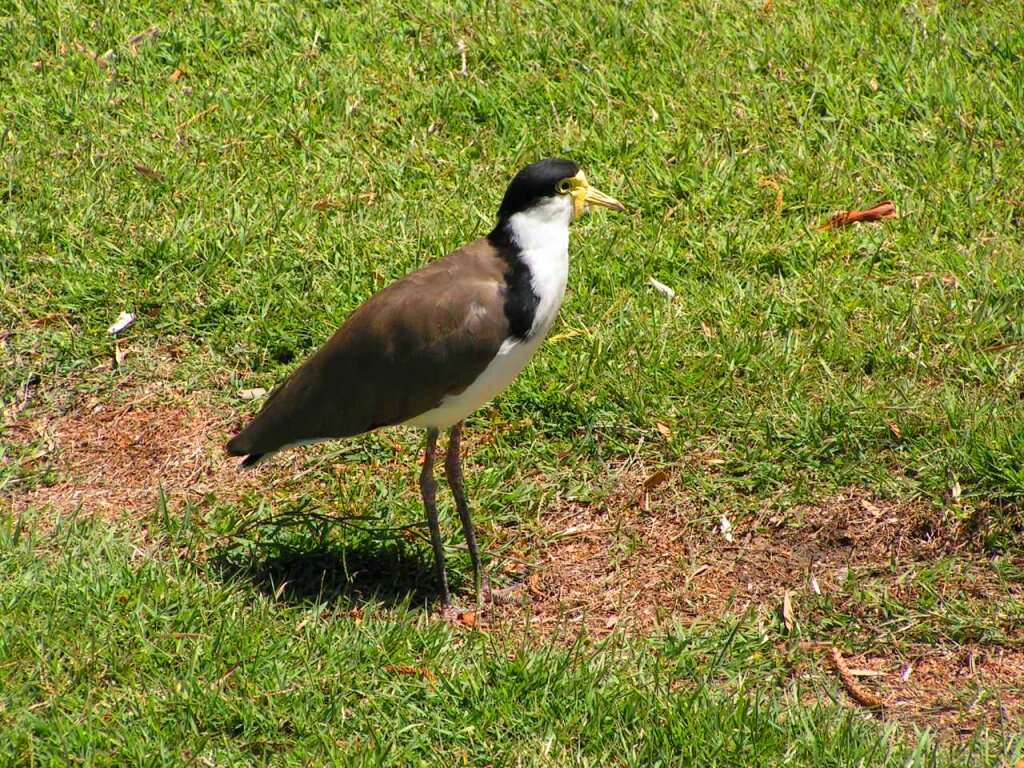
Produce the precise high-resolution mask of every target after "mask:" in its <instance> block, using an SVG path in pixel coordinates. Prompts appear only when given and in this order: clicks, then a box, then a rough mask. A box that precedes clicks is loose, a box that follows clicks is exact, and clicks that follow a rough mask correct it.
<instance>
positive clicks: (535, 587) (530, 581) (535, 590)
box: [526, 573, 544, 597]
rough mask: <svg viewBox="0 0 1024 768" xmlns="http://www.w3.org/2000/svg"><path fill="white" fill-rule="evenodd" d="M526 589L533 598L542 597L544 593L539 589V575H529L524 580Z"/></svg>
mask: <svg viewBox="0 0 1024 768" xmlns="http://www.w3.org/2000/svg"><path fill="white" fill-rule="evenodd" d="M526 588H527V589H528V590H529V591H530V595H531V596H533V597H544V591H543V590H542V589H541V588H540V574H539V573H531V574H530V575H529V577H528V578H527V579H526Z"/></svg>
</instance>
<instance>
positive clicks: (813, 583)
mask: <svg viewBox="0 0 1024 768" xmlns="http://www.w3.org/2000/svg"><path fill="white" fill-rule="evenodd" d="M811 592H813V593H814V594H816V595H820V594H821V586H820V585H819V584H818V578H817V577H816V576H814V575H813V574H812V575H811Z"/></svg>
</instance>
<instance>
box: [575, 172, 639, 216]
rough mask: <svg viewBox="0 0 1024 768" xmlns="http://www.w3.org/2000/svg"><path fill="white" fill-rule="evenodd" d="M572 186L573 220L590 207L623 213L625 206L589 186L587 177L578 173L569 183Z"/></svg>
mask: <svg viewBox="0 0 1024 768" xmlns="http://www.w3.org/2000/svg"><path fill="white" fill-rule="evenodd" d="M570 183H571V184H572V193H571V194H572V208H573V218H574V219H578V218H579V217H580V216H582V215H583V214H584V213H585V212H586V210H587V208H588V207H589V206H591V205H597V206H600V207H601V208H609V209H611V210H613V211H624V210H626V206H624V205H623V204H622V203H620V202H619V201H618V200H616V199H615V198H614V197H612V196H611V195H606V194H605V193H604V192H602V191H600V190H599V189H595V188H594V187H592V186H590V182H588V181H587V177H586V176H585V175H584V174H583V171H580V172H579V173H577V174H576V176H575V177H574V178H573V179H572V180H571V182H570Z"/></svg>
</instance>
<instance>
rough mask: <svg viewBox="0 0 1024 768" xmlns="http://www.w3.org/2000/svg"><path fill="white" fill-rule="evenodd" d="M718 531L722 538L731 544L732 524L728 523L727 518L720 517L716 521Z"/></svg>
mask: <svg viewBox="0 0 1024 768" xmlns="http://www.w3.org/2000/svg"><path fill="white" fill-rule="evenodd" d="M718 530H719V532H720V533H721V534H722V538H723V539H725V540H726V541H728V542H729V543H730V544H731V543H732V540H733V537H732V523H730V522H729V518H727V517H726V516H725V515H722V516H721V517H720V518H719V520H718Z"/></svg>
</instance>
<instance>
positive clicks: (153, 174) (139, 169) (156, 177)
mask: <svg viewBox="0 0 1024 768" xmlns="http://www.w3.org/2000/svg"><path fill="white" fill-rule="evenodd" d="M132 167H133V168H134V169H135V172H136V173H138V174H139V175H140V176H144V177H145V178H147V179H149V180H150V181H163V180H164V175H163V174H162V173H160V171H154V170H153V169H152V168H150V167H149V166H148V165H143V164H142V163H133V164H132Z"/></svg>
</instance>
